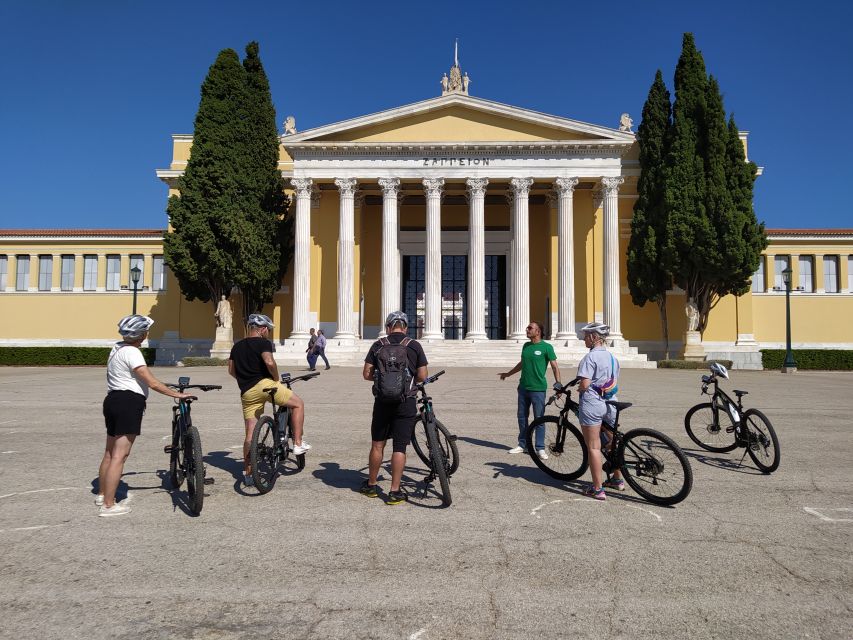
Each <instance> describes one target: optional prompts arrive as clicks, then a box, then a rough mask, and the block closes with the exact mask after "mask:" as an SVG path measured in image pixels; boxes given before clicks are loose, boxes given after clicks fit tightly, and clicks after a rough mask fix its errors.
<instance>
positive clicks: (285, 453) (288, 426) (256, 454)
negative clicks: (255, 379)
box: [249, 371, 320, 493]
mask: <svg viewBox="0 0 853 640" xmlns="http://www.w3.org/2000/svg"><path fill="white" fill-rule="evenodd" d="M319 375H320V372H319V371H316V372H313V373H306V374H305V375H304V376H297V377H296V378H292V377H291V376H290V374H289V373H282V374H281V381H282V382H283V383H284V384H286V385H287V388H288V389H290V388H291V385H292V384H293V383H294V382H298V381H299V380H310V379H311V378H316V377H317V376H319ZM276 390H277V387H269V388H265V389H264V393H268V394H269V396H270V403H272V406H273V415H272V416H261V419H260V420H258V423H257V424H256V425H255V432H254V433H253V434H252V445H251V447H250V448H249V464H250V465H251V467H252V479H253V480H254V481H255V487H257V489H258V491H259V492H260V493H267V492H268V491H270V490H271V489H272V488H273V485H275V481H276V478H277V477H278V473H279V465H283V464H284V463H285V462H286V461H287V460H288V459H290V457H291V454H293V447H294V444H293V422H292V420H291V413H290V408H288V407H287V406H276V404H275V392H276ZM293 461H294V462H295V463H296V467H297V469H304V468H305V454H304V453H301V454H299V455H293Z"/></svg>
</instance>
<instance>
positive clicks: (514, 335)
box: [508, 331, 527, 342]
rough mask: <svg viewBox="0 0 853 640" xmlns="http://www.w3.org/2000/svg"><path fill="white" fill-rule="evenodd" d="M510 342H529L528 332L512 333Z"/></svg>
mask: <svg viewBox="0 0 853 640" xmlns="http://www.w3.org/2000/svg"><path fill="white" fill-rule="evenodd" d="M508 340H524V341H525V342H527V332H526V331H521V332H518V331H517V332H515V333H511V334H509V338H508Z"/></svg>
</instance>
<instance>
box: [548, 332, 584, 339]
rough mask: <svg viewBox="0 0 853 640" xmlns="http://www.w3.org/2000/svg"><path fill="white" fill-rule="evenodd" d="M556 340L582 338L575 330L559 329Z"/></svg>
mask: <svg viewBox="0 0 853 640" xmlns="http://www.w3.org/2000/svg"><path fill="white" fill-rule="evenodd" d="M554 340H580V338H578V334H577V333H575V332H574V331H558V332H557V335H555V336H554Z"/></svg>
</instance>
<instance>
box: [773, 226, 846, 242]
mask: <svg viewBox="0 0 853 640" xmlns="http://www.w3.org/2000/svg"><path fill="white" fill-rule="evenodd" d="M765 233H766V234H767V239H768V240H770V241H771V242H776V241H786V240H787V241H791V240H799V241H802V240H806V241H808V240H853V229H765Z"/></svg>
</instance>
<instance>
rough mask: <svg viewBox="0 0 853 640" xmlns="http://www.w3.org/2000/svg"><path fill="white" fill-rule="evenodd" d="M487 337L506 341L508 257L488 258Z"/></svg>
mask: <svg viewBox="0 0 853 640" xmlns="http://www.w3.org/2000/svg"><path fill="white" fill-rule="evenodd" d="M486 336H487V337H488V338H489V340H506V256H486Z"/></svg>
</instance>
